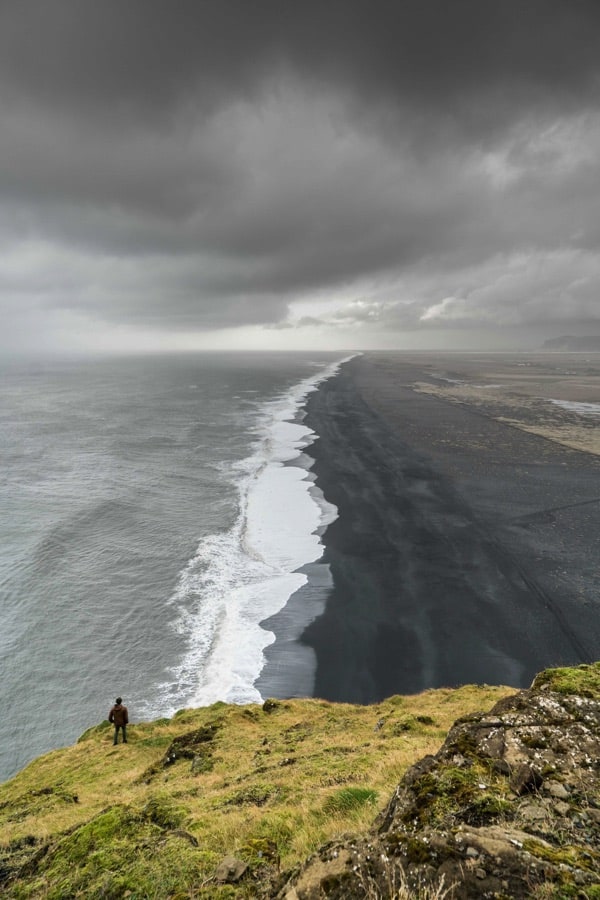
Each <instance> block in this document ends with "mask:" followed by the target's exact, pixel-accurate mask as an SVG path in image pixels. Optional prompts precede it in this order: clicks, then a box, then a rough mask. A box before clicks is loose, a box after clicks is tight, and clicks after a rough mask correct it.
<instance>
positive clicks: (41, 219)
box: [0, 0, 600, 355]
mask: <svg viewBox="0 0 600 900" xmlns="http://www.w3.org/2000/svg"><path fill="white" fill-rule="evenodd" d="M599 201H600V3H598V0H561V2H558V0H502V2H499V0H452V2H448V0H402V2H400V0H393V2H391V0H390V2H388V0H294V2H292V0H175V2H174V0H161V2H158V0H102V2H98V0H2V2H1V3H0V354H4V355H12V354H19V353H39V352H42V351H44V352H45V351H48V352H54V351H56V352H65V351H69V352H72V351H74V352H84V353H87V352H94V351H98V352H126V351H140V352H144V351H148V352H150V351H157V350H165V351H166V350H169V351H170V350H177V349H180V350H193V349H222V348H232V349H237V348H248V349H283V350H288V349H306V348H310V349H322V350H326V349H333V350H338V349H344V350H345V349H350V350H355V349H372V348H382V349H384V348H399V349H413V348H417V349H425V348H442V349H513V348H514V349H527V348H536V347H538V346H540V345H541V344H542V343H543V341H544V340H546V339H549V338H553V337H556V336H558V335H563V334H574V335H589V334H600V302H599V298H600V202H599Z"/></svg>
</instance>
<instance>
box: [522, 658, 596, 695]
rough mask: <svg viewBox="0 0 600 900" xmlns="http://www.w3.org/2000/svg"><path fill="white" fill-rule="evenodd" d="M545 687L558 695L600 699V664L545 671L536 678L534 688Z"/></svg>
mask: <svg viewBox="0 0 600 900" xmlns="http://www.w3.org/2000/svg"><path fill="white" fill-rule="evenodd" d="M544 685H547V686H548V688H549V689H550V690H552V691H556V692H557V693H558V694H579V695H580V696H582V697H594V698H599V697H600V662H596V663H590V664H589V665H581V666H573V667H571V668H558V669H545V670H544V671H543V672H540V674H539V675H538V676H537V677H536V679H535V681H534V682H533V685H532V687H533V688H535V689H537V690H539V689H540V688H541V687H542V686H544Z"/></svg>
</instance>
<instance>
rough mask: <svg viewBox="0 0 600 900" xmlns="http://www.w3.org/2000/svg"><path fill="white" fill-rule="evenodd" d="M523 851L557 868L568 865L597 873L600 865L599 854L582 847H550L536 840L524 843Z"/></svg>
mask: <svg viewBox="0 0 600 900" xmlns="http://www.w3.org/2000/svg"><path fill="white" fill-rule="evenodd" d="M523 849H524V850H527V851H528V852H529V853H531V855H532V856H536V857H537V858H538V859H544V860H546V862H549V863H553V864H554V865H555V866H559V865H561V864H562V865H566V866H570V867H572V868H575V869H587V871H589V872H594V873H595V872H597V871H598V867H599V865H600V854H598V853H597V852H592V851H589V852H588V851H587V850H582V849H581V847H573V846H568V845H567V846H562V847H549V846H547V845H545V844H541V843H540V842H539V841H536V840H535V838H532V839H531V840H528V841H524V842H523Z"/></svg>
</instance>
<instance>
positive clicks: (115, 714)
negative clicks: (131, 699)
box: [108, 703, 129, 726]
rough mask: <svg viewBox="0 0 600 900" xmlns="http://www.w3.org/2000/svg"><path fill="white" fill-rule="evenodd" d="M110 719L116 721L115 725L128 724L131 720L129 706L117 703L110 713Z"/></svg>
mask: <svg viewBox="0 0 600 900" xmlns="http://www.w3.org/2000/svg"><path fill="white" fill-rule="evenodd" d="M108 721H109V722H114V724H115V725H121V726H122V725H127V723H128V722H129V716H128V714H127V707H126V706H123V704H122V703H118V704H117V703H115V705H114V706H113V707H112V709H111V711H110V712H109V714H108Z"/></svg>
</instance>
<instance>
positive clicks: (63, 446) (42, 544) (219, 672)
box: [0, 354, 339, 778]
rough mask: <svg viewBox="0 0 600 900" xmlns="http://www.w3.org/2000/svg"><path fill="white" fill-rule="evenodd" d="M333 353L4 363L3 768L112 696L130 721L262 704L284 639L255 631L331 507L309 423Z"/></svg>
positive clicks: (292, 581)
mask: <svg viewBox="0 0 600 900" xmlns="http://www.w3.org/2000/svg"><path fill="white" fill-rule="evenodd" d="M337 362H339V356H338V357H336V356H335V355H332V354H311V355H309V354H304V355H302V354H300V355H298V354H260V355H259V354H203V355H187V356H179V357H152V358H149V357H138V358H128V359H103V360H93V361H86V362H83V361H74V360H71V361H67V362H64V361H63V362H57V361H53V362H45V363H36V364H32V363H27V364H24V363H21V364H14V363H13V364H10V365H9V364H5V365H3V366H2V368H1V371H0V375H1V395H0V485H1V493H2V501H1V506H0V692H1V696H2V711H3V719H4V723H5V726H4V727H3V729H2V738H1V739H0V778H6V777H9V776H10V775H11V774H12V773H14V772H15V771H16V770H18V769H19V768H20V767H22V766H23V765H24V764H25V763H26V762H27V761H28V760H30V759H31V758H33V757H34V756H36V755H38V754H40V753H41V752H44V751H46V750H48V749H51V748H53V747H57V746H62V745H65V744H68V743H70V742H72V741H73V740H74V739H75V738H76V737H77V736H78V735H79V734H80V733H81V732H82V731H83V730H84V729H85V728H87V727H88V726H90V725H93V724H96V723H97V722H99V721H101V720H102V719H103V718H105V717H106V714H107V711H108V709H109V707H110V705H111V703H112V702H113V700H114V697H115V696H116V695H117V694H122V695H123V697H124V698H126V702H127V703H128V705H129V706H130V708H131V710H132V712H133V715H134V718H135V719H137V720H138V721H139V720H140V719H145V718H152V717H155V716H160V715H168V714H171V713H172V712H173V711H174V710H175V709H177V708H180V707H182V706H185V705H194V704H202V703H209V702H213V700H216V699H219V698H220V699H227V700H230V701H233V702H245V701H248V700H252V699H255V698H256V697H257V696H259V695H258V693H257V691H256V689H255V688H254V687H253V683H254V681H255V680H256V678H257V677H258V674H259V672H260V669H261V665H262V662H261V660H262V649H263V648H264V646H265V644H267V643H269V641H271V640H272V639H273V636H272V635H269V634H268V633H267V632H265V630H264V629H261V628H260V624H259V623H260V621H261V620H262V619H264V618H266V617H267V616H269V615H271V614H273V613H274V612H276V611H277V609H278V608H281V606H282V605H283V604H284V603H285V600H286V598H287V597H289V595H290V594H291V593H293V592H294V591H295V590H296V589H297V588H298V587H299V586H300V585H301V584H302V581H303V580H306V579H305V576H302V575H299V574H298V573H297V570H298V568H299V567H301V566H302V564H303V563H307V562H310V561H311V560H314V559H316V558H318V556H319V548H318V544H319V538H318V532H319V529H322V527H324V523H326V521H330V520H331V518H332V516H333V515H334V514H335V511H334V510H332V509H331V508H328V505H327V504H326V503H325V502H324V501H323V500H322V498H320V497H319V496H318V492H317V491H316V489H315V488H314V487H312V488H309V485H310V475H309V474H308V475H307V469H308V464H307V463H306V460H303V459H302V452H301V451H302V448H303V447H304V446H306V444H307V443H309V442H310V439H311V436H310V434H309V433H308V430H307V429H306V428H304V427H302V424H301V420H302V405H303V401H304V399H305V397H306V396H307V393H309V392H310V391H311V390H314V389H315V387H316V385H317V384H318V383H319V381H320V380H322V379H323V378H325V377H328V376H329V375H331V374H333V373H334V372H335V371H336V363H337ZM290 461H292V463H295V464H293V465H290Z"/></svg>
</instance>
